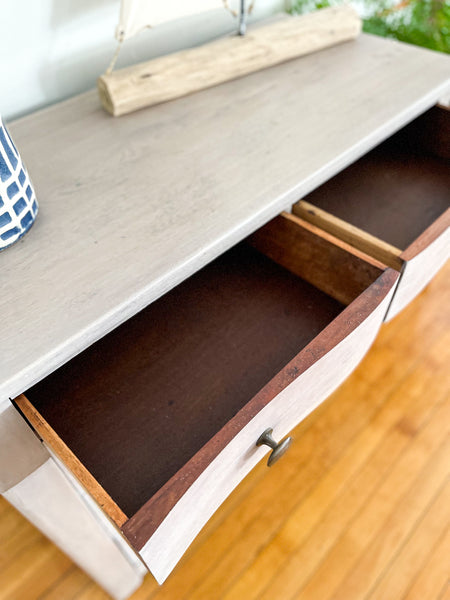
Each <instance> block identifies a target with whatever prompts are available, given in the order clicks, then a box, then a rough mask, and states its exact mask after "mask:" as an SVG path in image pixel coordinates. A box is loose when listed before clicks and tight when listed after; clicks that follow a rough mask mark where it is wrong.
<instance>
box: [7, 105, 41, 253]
mask: <svg viewBox="0 0 450 600" xmlns="http://www.w3.org/2000/svg"><path fill="white" fill-rule="evenodd" d="M37 212H38V205H37V202H36V197H35V195H34V189H33V184H32V183H31V181H30V178H29V176H28V173H27V170H26V168H25V165H24V164H23V162H22V159H21V158H20V154H19V153H18V152H17V149H16V147H15V145H14V142H13V141H12V139H11V137H10V135H9V133H8V131H7V129H6V127H5V125H4V124H3V121H2V118H1V116H0V250H3V249H4V248H6V247H7V246H10V245H11V244H14V242H17V240H18V239H19V238H21V237H22V236H23V235H24V234H25V233H26V232H27V231H28V230H29V229H30V227H31V226H32V225H33V223H34V220H35V218H36V215H37Z"/></svg>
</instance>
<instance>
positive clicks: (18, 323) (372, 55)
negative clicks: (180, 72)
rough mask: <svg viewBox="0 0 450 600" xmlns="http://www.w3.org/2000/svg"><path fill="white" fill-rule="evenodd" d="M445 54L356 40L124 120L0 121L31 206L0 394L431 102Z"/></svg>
mask: <svg viewBox="0 0 450 600" xmlns="http://www.w3.org/2000/svg"><path fill="white" fill-rule="evenodd" d="M449 62H450V58H449V57H447V56H445V55H439V54H437V53H433V52H429V51H427V50H422V49H419V48H414V47H412V46H409V45H406V44H399V43H397V42H394V41H392V40H384V39H381V38H377V37H374V36H368V35H361V36H360V37H359V38H357V40H355V41H354V42H349V43H347V44H341V45H339V46H335V47H333V48H330V49H326V50H323V51H321V52H318V53H315V54H312V55H309V56H305V57H302V58H299V59H296V60H292V61H289V62H287V63H284V64H282V65H279V66H277V67H273V68H271V69H266V70H264V71H262V72H259V73H254V74H252V75H249V76H247V77H245V78H241V79H239V80H235V81H233V82H229V83H226V84H223V85H220V86H217V87H215V88H211V89H209V90H205V91H203V92H201V93H198V94H195V95H192V96H189V97H186V98H182V99H179V100H176V101H173V102H169V103H166V104H164V105H160V106H157V107H153V108H152V109H150V110H145V111H140V112H139V113H135V114H132V115H128V116H126V117H123V118H122V119H118V120H115V119H111V118H110V117H109V116H108V115H106V114H105V113H104V111H103V110H102V109H101V107H100V106H99V104H98V99H97V96H96V93H95V92H91V93H88V94H85V95H82V96H79V97H77V98H73V99H71V100H69V101H67V102H64V103H61V104H59V105H56V106H53V107H50V108H48V109H45V110H43V111H41V112H38V113H36V114H34V115H30V116H28V117H25V118H23V119H21V120H19V121H17V122H15V123H12V124H11V127H10V129H11V133H12V135H13V136H14V140H15V141H16V143H17V145H18V147H19V148H20V151H21V154H22V156H23V157H24V160H25V161H26V164H27V168H28V170H29V172H30V174H31V177H32V179H33V182H34V185H35V188H36V193H37V196H38V200H39V203H40V213H39V218H38V219H37V222H36V223H35V225H34V226H33V229H32V230H31V231H30V233H29V234H28V235H27V236H25V237H24V238H23V240H21V241H20V242H18V244H16V245H15V246H13V247H11V248H9V249H8V250H7V251H6V252H2V253H1V255H0V278H1V282H2V284H1V285H2V293H1V295H0V313H1V315H2V319H3V320H2V345H1V351H0V352H1V353H0V402H2V403H7V402H8V398H9V397H11V398H13V397H16V396H18V395H19V394H21V393H23V392H24V391H25V390H26V389H27V388H28V387H30V386H31V385H33V384H34V383H36V382H37V381H39V380H40V379H42V378H43V377H45V376H46V375H48V374H49V373H50V372H52V371H53V370H55V369H56V368H57V367H59V366H60V365H62V364H63V363H65V362H66V361H67V360H69V359H70V358H72V357H73V356H75V355H76V354H77V353H79V352H80V351H82V350H83V349H85V348H86V347H87V346H89V345H90V344H92V343H93V342H94V341H95V340H97V339H99V338H100V337H102V336H104V335H105V334H106V333H107V332H108V331H110V330H112V329H113V328H114V327H116V326H117V325H119V324H120V323H121V322H123V321H125V320H126V319H128V318H129V317H130V316H132V315H133V314H135V313H136V312H138V311H139V310H140V309H142V308H143V307H144V306H146V305H147V304H149V303H150V302H152V301H154V300H155V299H156V298H158V297H159V296H161V295H162V294H163V293H165V292H167V291H168V290H169V289H171V288H172V287H174V286H175V285H176V284H178V283H179V282H180V281H182V280H183V279H185V278H186V277H188V276H189V275H191V274H192V273H193V272H195V271H196V270H198V269H199V268H201V267H202V266H204V265H205V264H207V263H208V262H209V261H211V260H212V259H214V258H215V257H217V256H218V255H219V254H221V253H222V252H224V251H225V250H226V249H228V248H229V247H231V246H232V245H234V244H235V243H237V242H238V241H240V240H241V239H243V238H244V237H246V236H247V235H248V234H250V233H251V232H253V231H255V230H256V229H257V228H258V227H260V226H261V225H263V224H264V223H266V222H268V221H269V220H270V219H271V218H273V217H275V216H276V215H277V214H279V213H280V212H281V211H282V210H287V209H289V207H290V206H291V205H292V204H293V203H294V202H295V201H297V200H298V199H299V198H301V197H303V196H305V195H306V194H307V193H308V192H310V191H311V190H313V189H314V188H316V187H317V186H318V185H320V184H321V183H323V182H324V181H325V180H327V179H328V178H330V177H331V176H333V175H335V174H336V173H337V172H338V171H340V170H341V169H342V168H344V167H345V166H347V165H348V164H349V163H351V162H353V161H355V160H356V159H357V158H359V157H360V156H361V155H362V154H364V153H365V152H367V151H368V150H369V149H370V148H371V147H373V146H374V145H376V144H377V143H379V142H380V141H381V140H383V139H384V138H386V137H387V136H389V135H390V134H391V133H393V132H394V131H395V130H397V129H398V128H400V127H401V126H402V125H404V124H406V123H407V122H408V121H410V120H411V119H413V118H414V117H416V116H417V115H418V114H419V113H421V112H423V111H425V110H426V109H428V108H429V107H430V106H432V105H433V104H435V103H436V102H437V100H438V99H439V98H440V97H441V96H443V95H444V94H445V93H446V91H447V90H448V88H449V85H450V84H449V72H450V70H449Z"/></svg>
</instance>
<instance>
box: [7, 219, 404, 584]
mask: <svg viewBox="0 0 450 600" xmlns="http://www.w3.org/2000/svg"><path fill="white" fill-rule="evenodd" d="M397 279H398V273H397V272H396V271H394V270H393V269H389V268H388V269H385V267H384V266H383V265H381V264H379V263H378V262H377V261H375V260H373V259H371V258H368V257H365V256H364V255H363V254H362V253H361V252H359V251H358V250H354V249H352V248H350V247H349V246H348V245H347V244H346V243H343V242H341V241H339V240H336V239H335V238H333V236H330V235H329V234H327V233H324V232H321V231H319V230H317V229H316V227H314V226H313V225H310V224H308V223H304V222H303V221H302V220H301V219H299V218H298V217H295V216H294V215H287V214H283V215H281V216H280V217H277V218H276V219H274V220H273V221H271V222H270V223H268V224H267V225H266V226H264V227H263V228H262V229H260V230H259V231H258V232H256V233H255V234H253V235H252V236H251V237H250V238H249V239H248V240H246V241H244V242H243V243H241V244H239V245H238V246H236V247H234V248H232V249H231V250H229V251H228V252H226V253H225V254H223V255H222V256H220V257H219V258H218V259H216V260H215V261H214V262H212V263H210V264H209V265H207V266H206V267H205V268H203V269H202V270H201V271H199V272H198V273H196V274H195V275H193V276H192V277H190V278H189V279H187V280H186V281H184V282H183V283H182V284H180V285H179V286H178V287H176V288H174V289H173V290H172V291H170V292H169V293H168V294H166V295H165V296H163V297H162V298H160V299H159V300H157V301H156V302H154V303H153V304H151V305H150V306H148V307H147V308H146V309H144V310H143V311H142V312H140V313H139V314H137V315H136V316H135V317H133V318H131V319H130V320H129V321H127V322H125V323H124V324H123V325H121V326H120V327H118V328H117V329H116V330H114V331H113V332H111V333H110V334H108V335H107V336H106V337H104V338H102V339H101V340H100V341H98V342H97V343H95V344H94V345H93V346H91V347H90V348H88V349H87V350H85V351H84V352H83V353H81V354H80V355H78V356H77V357H75V358H74V359H73V360H71V361H70V362H69V363H67V364H66V365H64V366H63V367H61V368H60V369H59V370H58V371H56V372H54V373H53V374H52V375H50V376H49V377H47V378H46V379H45V380H43V381H42V382H40V383H39V384H38V385H36V386H34V387H33V388H31V389H29V390H28V392H27V393H26V396H21V397H19V398H18V399H17V400H16V404H17V406H18V407H19V409H20V410H21V411H22V413H23V414H24V416H25V417H26V418H27V419H28V421H29V422H30V424H31V425H32V426H33V427H34V428H35V430H36V431H37V432H38V434H39V435H40V436H41V437H42V438H43V440H44V441H45V442H46V444H47V445H48V446H49V447H51V449H52V450H53V452H55V453H56V454H57V455H58V456H59V457H60V458H61V459H62V460H63V461H64V462H65V463H66V464H67V465H68V467H69V468H70V469H71V470H72V472H73V473H74V474H75V475H76V476H77V477H78V478H79V480H80V481H81V482H82V483H83V485H84V486H85V487H86V488H87V489H88V490H89V492H90V493H91V494H92V496H93V497H94V498H95V499H96V500H97V502H98V503H99V504H100V505H101V506H102V507H103V508H104V510H105V512H106V513H107V514H108V515H109V516H110V518H111V519H112V520H113V521H114V522H115V523H116V524H117V526H118V527H119V528H120V529H121V531H122V532H123V534H124V536H125V537H126V538H127V539H128V540H129V542H130V543H131V545H132V546H133V547H134V548H135V549H136V550H137V551H138V552H139V553H140V555H141V557H142V558H143V560H144V561H145V563H146V564H147V565H148V567H149V569H150V570H151V571H152V573H153V574H154V576H155V577H156V579H157V580H158V581H159V582H162V581H163V580H164V579H165V578H166V577H167V575H168V574H169V573H170V571H171V570H172V569H173V567H174V566H175V565H176V563H177V561H178V560H179V558H180V557H181V556H182V554H183V553H184V551H185V550H186V548H187V547H188V546H189V544H190V543H191V541H192V540H193V539H194V537H195V536H196V535H197V533H198V532H199V530H200V529H201V528H202V526H203V525H204V524H205V523H206V521H207V520H208V519H209V518H210V516H211V515H212V514H213V513H214V511H215V510H216V509H217V507H218V506H219V505H220V504H221V503H222V501H223V500H224V499H225V498H226V497H227V496H228V495H229V494H230V492H231V491H232V490H233V489H234V488H235V487H236V485H237V484H238V483H239V482H240V481H241V480H242V479H243V478H244V477H245V475H246V474H247V473H248V472H249V471H250V470H251V469H252V468H253V467H254V465H255V464H256V463H257V462H258V461H259V460H260V459H261V458H262V457H263V456H264V454H265V453H266V452H267V451H268V448H267V447H266V446H261V447H257V446H256V441H257V440H258V438H259V436H260V435H261V434H262V433H263V432H264V431H265V430H266V429H267V428H273V430H274V434H273V435H274V437H275V439H277V440H279V439H281V438H282V437H283V436H285V435H286V434H287V433H288V432H289V431H290V430H291V429H292V428H293V427H294V426H295V425H296V424H298V423H299V422H300V421H301V420H302V419H304V418H305V417H306V415H308V413H309V412H311V411H312V410H313V409H314V408H315V407H316V406H317V405H318V404H319V403H320V402H321V401H323V400H324V399H325V398H326V397H327V396H328V395H329V394H330V393H331V392H332V391H333V390H334V389H335V388H336V387H337V386H338V385H339V384H340V383H341V382H342V381H343V380H344V379H345V378H346V377H347V376H348V375H349V373H350V372H351V371H352V370H353V369H354V368H355V366H356V365H357V364H358V362H359V361H360V360H361V358H362V357H363V355H364V354H365V353H366V351H367V350H368V348H369V346H370V344H371V343H372V341H373V340H374V338H375V336H376V334H377V332H378V329H379V326H380V324H381V323H382V321H383V319H384V316H385V314H386V310H387V308H388V305H389V302H390V299H391V297H392V293H393V290H394V287H395V284H396V281H397Z"/></svg>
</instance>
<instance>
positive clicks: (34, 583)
mask: <svg viewBox="0 0 450 600" xmlns="http://www.w3.org/2000/svg"><path fill="white" fill-rule="evenodd" d="M71 567H72V562H71V561H70V559H69V558H67V556H65V555H64V554H63V553H62V552H61V551H60V550H59V549H58V548H56V546H54V545H53V544H52V543H51V542H49V541H48V540H47V539H45V538H44V537H43V536H40V537H39V538H38V540H37V541H35V542H34V543H32V544H30V545H29V546H28V547H27V548H26V549H25V550H24V552H23V553H21V554H20V556H18V557H17V559H16V560H14V561H13V562H12V563H9V564H8V565H7V567H6V568H5V569H4V570H2V571H1V572H0V590H1V591H2V596H1V598H2V600H22V599H27V600H28V598H38V597H39V596H40V595H41V594H42V593H44V592H45V590H47V589H48V588H50V587H51V586H52V585H53V584H54V583H55V581H57V580H58V579H59V578H60V577H61V575H63V574H64V573H65V572H66V571H68V570H69V569H70V568H71Z"/></svg>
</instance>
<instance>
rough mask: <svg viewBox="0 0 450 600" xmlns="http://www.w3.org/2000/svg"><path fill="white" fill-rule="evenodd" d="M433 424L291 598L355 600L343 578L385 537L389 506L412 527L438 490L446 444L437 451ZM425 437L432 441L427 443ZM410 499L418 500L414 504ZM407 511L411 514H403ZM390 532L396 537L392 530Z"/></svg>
mask: <svg viewBox="0 0 450 600" xmlns="http://www.w3.org/2000/svg"><path fill="white" fill-rule="evenodd" d="M445 408H446V409H447V410H446V411H444V412H442V411H439V415H438V420H440V419H442V418H447V419H448V420H449V421H448V422H450V406H449V405H447V406H446V407H445ZM434 425H435V427H427V429H426V433H428V434H429V436H428V439H426V440H425V439H423V438H422V440H421V442H422V444H420V443H414V444H413V445H412V446H411V448H410V451H409V452H407V453H406V455H405V457H402V458H404V460H400V461H399V462H398V463H397V465H396V467H395V468H394V469H393V471H392V473H391V474H390V475H389V476H388V477H387V478H386V479H385V481H384V482H383V484H382V485H381V486H380V487H379V489H378V490H377V491H376V493H375V494H374V496H373V498H372V499H371V500H370V501H369V503H368V504H367V506H366V507H364V509H363V510H362V511H361V512H360V513H359V514H357V515H356V518H355V519H354V520H353V522H352V524H351V525H350V527H349V528H348V530H347V531H346V532H345V533H344V534H343V535H342V536H341V537H340V538H339V539H338V540H337V542H336V543H335V544H334V546H333V548H332V550H331V551H330V552H329V554H328V555H327V557H326V559H325V560H324V561H323V562H322V563H321V564H320V566H319V568H318V569H317V570H316V571H315V572H314V575H313V576H312V577H311V578H310V579H309V581H308V582H307V584H306V585H305V586H304V587H302V588H301V590H299V592H298V593H296V594H295V595H294V596H293V598H302V600H303V599H306V598H307V599H308V600H313V599H314V600H316V599H320V600H328V599H329V598H330V599H331V598H333V599H334V598H335V597H336V592H337V593H338V594H339V596H340V597H342V594H341V593H340V592H343V593H345V592H346V593H347V596H346V598H348V599H349V600H350V598H352V599H353V598H357V597H358V590H359V588H358V585H357V584H356V585H355V589H354V588H353V587H352V584H353V583H354V581H352V580H351V578H348V579H347V580H345V579H344V578H345V575H346V574H348V572H349V571H351V570H352V568H353V567H354V566H355V563H356V562H357V560H358V557H360V556H361V555H362V553H363V552H364V550H365V549H366V548H367V547H368V545H369V544H370V542H371V541H372V540H373V539H374V537H375V536H376V535H377V534H379V535H381V536H382V535H383V533H384V534H387V533H388V532H389V525H392V523H393V522H395V519H394V518H392V519H389V517H390V516H391V511H392V505H394V506H395V508H397V506H396V504H397V502H400V506H399V507H398V512H401V511H402V510H404V511H406V515H407V517H408V520H407V525H406V527H408V526H410V524H411V521H412V522H413V523H414V522H415V521H416V520H417V518H418V515H419V514H420V511H422V510H423V509H424V505H425V506H426V505H427V504H428V503H429V502H430V499H431V497H433V495H434V494H435V493H436V488H437V486H439V485H440V483H441V481H442V478H443V476H445V474H446V473H447V469H448V452H449V451H450V444H449V443H447V444H445V445H444V446H443V447H442V446H441V443H442V436H440V435H439V434H438V433H437V429H438V428H439V427H440V425H441V424H440V423H436V421H434ZM446 434H447V432H446ZM431 436H432V437H433V439H430V438H431ZM424 437H425V436H424ZM429 451H431V452H433V451H434V452H433V454H432V458H431V459H429V454H428V452H429ZM427 459H429V460H427ZM415 495H417V496H418V500H417V502H416V501H415ZM409 506H410V507H411V511H409V510H408V507H409ZM396 512H397V511H396ZM396 516H398V514H397V515H396ZM395 533H396V534H397V531H395ZM398 535H401V533H398ZM383 549H384V547H383V545H381V550H380V554H381V558H384V555H383V553H382V550H383ZM377 558H379V556H377V555H376V556H374V563H375V564H376V565H378V562H377ZM371 568H372V565H369V568H368V572H369V573H370V574H372V571H371ZM345 583H348V588H347V590H346V591H345V590H344V585H345ZM340 586H341V587H340ZM369 587H370V581H369Z"/></svg>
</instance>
